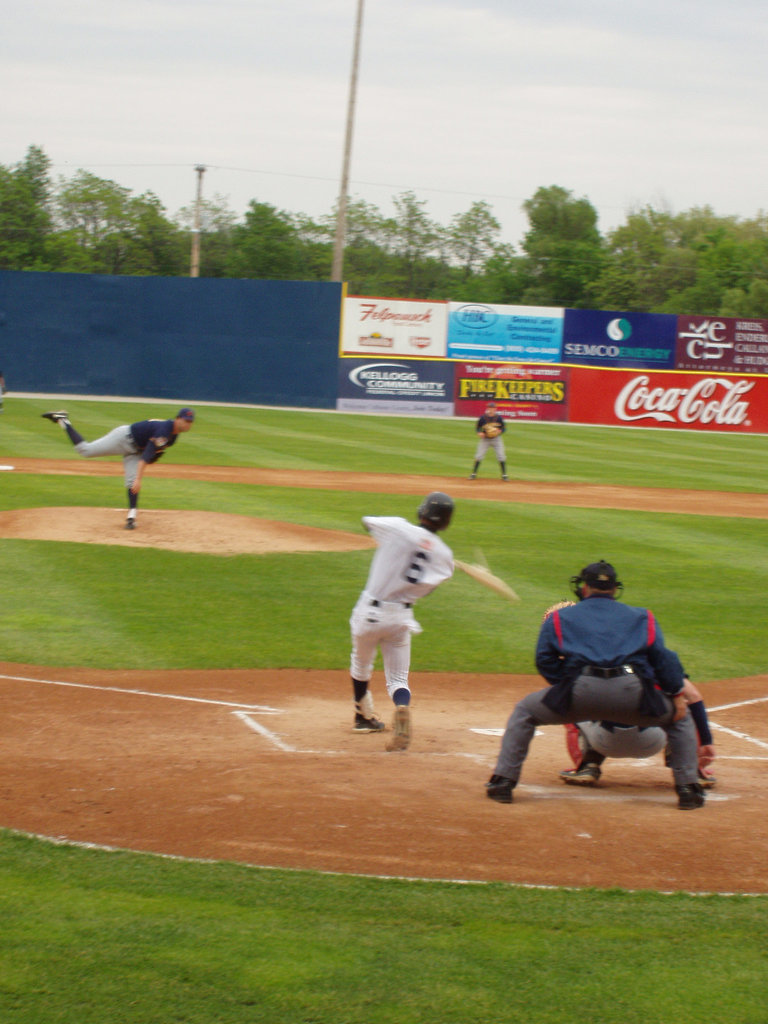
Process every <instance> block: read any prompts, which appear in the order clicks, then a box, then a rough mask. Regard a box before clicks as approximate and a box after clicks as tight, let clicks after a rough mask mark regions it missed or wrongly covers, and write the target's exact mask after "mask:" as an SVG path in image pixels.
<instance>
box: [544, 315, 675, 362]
mask: <svg viewBox="0 0 768 1024" xmlns="http://www.w3.org/2000/svg"><path fill="white" fill-rule="evenodd" d="M676 327H677V317H675V316H672V315H671V314H667V313H616V312H613V313H612V312H608V311H606V310H594V309H566V311H565V320H564V324H563V362H564V363H571V364H575V365H578V366H617V367H618V366H639V367H644V368H647V369H649V370H651V369H655V370H661V369H672V368H673V367H674V365H675V344H676V337H675V328H676Z"/></svg>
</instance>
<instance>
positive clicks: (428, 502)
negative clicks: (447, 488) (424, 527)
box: [417, 491, 453, 530]
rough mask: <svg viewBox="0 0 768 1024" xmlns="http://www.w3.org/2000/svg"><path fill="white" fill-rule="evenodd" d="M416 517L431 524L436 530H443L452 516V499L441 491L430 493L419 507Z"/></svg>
mask: <svg viewBox="0 0 768 1024" xmlns="http://www.w3.org/2000/svg"><path fill="white" fill-rule="evenodd" d="M417 515H418V517H419V519H423V520H425V521H426V522H428V523H431V524H432V525H433V526H434V528H435V529H436V530H444V529H446V527H447V526H448V524H449V523H450V521H451V516H452V515H453V498H451V497H450V496H449V495H447V494H443V492H442V491H432V493H431V494H428V495H427V496H426V498H425V499H424V501H422V503H421V504H420V505H419V508H418V511H417Z"/></svg>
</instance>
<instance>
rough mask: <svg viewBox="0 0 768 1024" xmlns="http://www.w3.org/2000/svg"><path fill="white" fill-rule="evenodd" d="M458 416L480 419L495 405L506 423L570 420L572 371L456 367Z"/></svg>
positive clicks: (478, 365)
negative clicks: (488, 408)
mask: <svg viewBox="0 0 768 1024" xmlns="http://www.w3.org/2000/svg"><path fill="white" fill-rule="evenodd" d="M455 366H456V370H455V372H456V379H455V383H454V394H455V407H456V415H457V416H479V415H480V414H481V413H482V412H483V411H484V409H485V406H486V403H487V402H495V403H496V405H497V406H498V411H499V412H500V413H501V415H502V416H503V417H504V419H505V420H533V421H536V420H539V421H550V422H553V421H557V422H564V421H566V420H567V419H568V396H569V390H570V384H569V381H570V373H571V368H570V367H566V366H544V365H525V366H521V365H519V364H517V363H505V364H503V365H501V366H500V365H499V364H498V363H484V362H480V363H457V364H455Z"/></svg>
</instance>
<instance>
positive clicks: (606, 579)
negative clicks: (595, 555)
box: [570, 561, 624, 601]
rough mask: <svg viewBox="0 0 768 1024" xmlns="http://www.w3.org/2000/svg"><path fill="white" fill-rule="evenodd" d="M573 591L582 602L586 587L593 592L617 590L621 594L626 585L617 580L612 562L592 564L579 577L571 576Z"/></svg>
mask: <svg viewBox="0 0 768 1024" xmlns="http://www.w3.org/2000/svg"><path fill="white" fill-rule="evenodd" d="M570 583H571V590H572V591H573V593H574V594H575V595H576V597H577V598H578V599H579V600H580V601H581V600H582V598H583V597H584V587H585V585H586V586H588V587H591V588H592V589H593V590H616V591H618V593H619V594H620V593H621V592H622V590H623V589H624V584H623V583H621V582H619V580H617V579H616V570H615V569H614V568H613V566H612V565H611V564H610V562H604V561H603V562H591V563H590V564H589V565H588V566H586V568H584V569H582V570H581V572H580V573H579V575H578V576H571V580H570Z"/></svg>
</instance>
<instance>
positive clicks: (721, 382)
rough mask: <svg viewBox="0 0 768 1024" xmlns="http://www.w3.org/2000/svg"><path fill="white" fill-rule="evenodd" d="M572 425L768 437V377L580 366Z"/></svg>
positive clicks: (573, 392) (574, 389) (574, 387)
mask: <svg viewBox="0 0 768 1024" xmlns="http://www.w3.org/2000/svg"><path fill="white" fill-rule="evenodd" d="M572 382H573V383H572V388H571V401H570V413H571V414H570V419H571V422H572V423H595V424H603V425H609V426H626V427H666V428H678V429H683V430H716V431H727V432H730V433H746V434H768V377H759V376H747V375H744V376H732V375H728V376H725V375H719V374H717V373H713V374H710V375H704V374H701V373H696V374H694V373H679V372H678V373H668V372H657V373H653V372H644V371H642V370H639V371H634V372H627V371H623V370H622V371H605V370H593V369H588V368H586V367H574V369H573V377H572Z"/></svg>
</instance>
